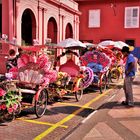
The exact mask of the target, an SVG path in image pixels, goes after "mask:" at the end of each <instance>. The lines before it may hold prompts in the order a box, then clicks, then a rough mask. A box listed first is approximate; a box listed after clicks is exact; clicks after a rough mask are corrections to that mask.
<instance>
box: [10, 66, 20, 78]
mask: <svg viewBox="0 0 140 140" xmlns="http://www.w3.org/2000/svg"><path fill="white" fill-rule="evenodd" d="M9 72H11V73H12V79H16V78H17V76H18V68H17V67H13V68H11V69H10V70H9Z"/></svg>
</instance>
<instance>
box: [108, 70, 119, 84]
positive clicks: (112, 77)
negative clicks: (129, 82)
mask: <svg viewBox="0 0 140 140" xmlns="http://www.w3.org/2000/svg"><path fill="white" fill-rule="evenodd" d="M119 78H120V72H119V70H118V69H114V70H112V71H111V72H110V81H111V82H112V83H115V82H118V80H119Z"/></svg>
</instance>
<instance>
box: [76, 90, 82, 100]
mask: <svg viewBox="0 0 140 140" xmlns="http://www.w3.org/2000/svg"><path fill="white" fill-rule="evenodd" d="M82 96H83V89H81V90H78V91H76V92H75V98H76V101H77V102H78V101H80V100H81V99H82Z"/></svg>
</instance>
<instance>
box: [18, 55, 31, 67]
mask: <svg viewBox="0 0 140 140" xmlns="http://www.w3.org/2000/svg"><path fill="white" fill-rule="evenodd" d="M28 62H29V55H27V54H22V55H21V57H20V58H18V60H17V63H18V68H21V67H23V66H26V64H27V63H28Z"/></svg>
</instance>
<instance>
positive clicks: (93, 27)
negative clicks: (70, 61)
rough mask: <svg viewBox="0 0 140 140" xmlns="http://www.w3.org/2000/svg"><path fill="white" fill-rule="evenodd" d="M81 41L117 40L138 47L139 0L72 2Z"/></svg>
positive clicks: (139, 33)
mask: <svg viewBox="0 0 140 140" xmlns="http://www.w3.org/2000/svg"><path fill="white" fill-rule="evenodd" d="M75 1H76V2H78V4H79V10H80V11H81V12H82V14H81V16H80V30H79V33H80V34H79V36H80V40H82V41H89V42H93V43H99V42H100V41H102V40H108V39H109V40H114V41H115V40H121V41H124V42H126V43H128V44H130V45H134V46H139V47H140V0H75Z"/></svg>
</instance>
